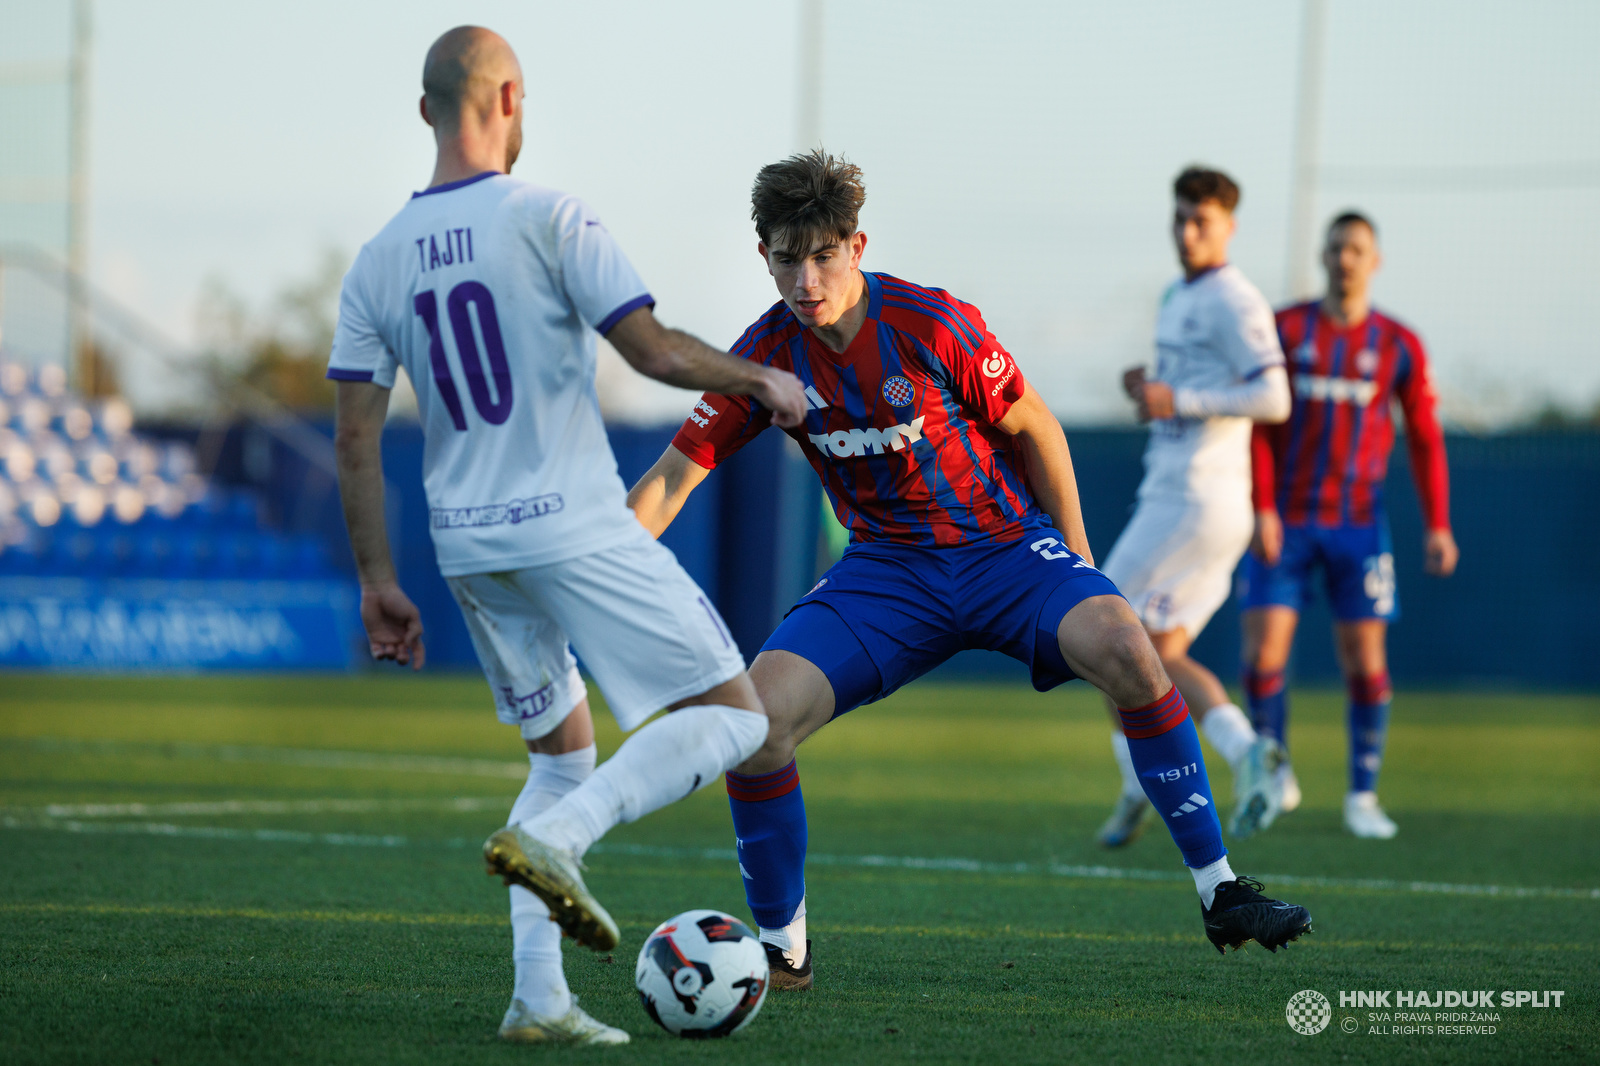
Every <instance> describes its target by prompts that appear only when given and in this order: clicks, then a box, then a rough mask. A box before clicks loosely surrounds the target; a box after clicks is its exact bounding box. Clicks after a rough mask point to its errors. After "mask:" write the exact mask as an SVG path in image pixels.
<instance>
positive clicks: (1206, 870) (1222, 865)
mask: <svg viewBox="0 0 1600 1066" xmlns="http://www.w3.org/2000/svg"><path fill="white" fill-rule="evenodd" d="M1189 872H1190V873H1191V874H1193V875H1194V887H1195V888H1196V889H1198V890H1199V892H1200V903H1201V905H1202V906H1203V907H1205V908H1206V909H1207V910H1210V909H1211V904H1212V903H1214V902H1215V901H1216V898H1217V886H1218V885H1220V884H1222V882H1224V881H1232V880H1234V878H1235V876H1236V875H1235V874H1234V872H1233V867H1231V866H1229V865H1228V857H1227V856H1226V855H1224V856H1223V857H1222V858H1220V859H1218V860H1217V861H1216V862H1214V863H1212V864H1211V865H1209V866H1202V867H1200V868H1199V869H1198V870H1197V869H1195V868H1194V867H1192V866H1191V867H1190V868H1189Z"/></svg>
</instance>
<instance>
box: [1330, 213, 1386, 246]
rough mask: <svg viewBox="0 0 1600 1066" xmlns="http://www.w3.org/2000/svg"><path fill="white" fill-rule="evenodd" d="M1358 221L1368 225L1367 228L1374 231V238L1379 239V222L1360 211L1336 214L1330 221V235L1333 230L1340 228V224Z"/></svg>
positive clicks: (1348, 224) (1350, 223)
mask: <svg viewBox="0 0 1600 1066" xmlns="http://www.w3.org/2000/svg"><path fill="white" fill-rule="evenodd" d="M1357 222H1359V223H1361V224H1362V225H1363V226H1365V227H1367V229H1369V230H1371V231H1372V239H1373V240H1377V239H1378V224H1377V223H1376V222H1374V221H1372V219H1370V218H1368V217H1367V216H1366V215H1364V214H1362V213H1361V212H1360V211H1344V212H1341V213H1340V214H1338V215H1335V216H1334V219H1333V221H1332V222H1330V223H1328V235H1329V236H1332V235H1333V231H1334V230H1336V229H1338V228H1339V227H1340V226H1350V225H1354V224H1355V223H1357Z"/></svg>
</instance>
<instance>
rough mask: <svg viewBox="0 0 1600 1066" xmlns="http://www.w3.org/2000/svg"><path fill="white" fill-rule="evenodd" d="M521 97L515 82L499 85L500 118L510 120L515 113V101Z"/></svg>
mask: <svg viewBox="0 0 1600 1066" xmlns="http://www.w3.org/2000/svg"><path fill="white" fill-rule="evenodd" d="M521 96H522V94H521V93H520V92H519V91H518V87H517V83H516V82H514V81H507V82H502V83H501V85H500V114H501V116H502V117H504V118H510V117H511V116H512V115H515V114H516V113H517V100H518V99H520V98H521Z"/></svg>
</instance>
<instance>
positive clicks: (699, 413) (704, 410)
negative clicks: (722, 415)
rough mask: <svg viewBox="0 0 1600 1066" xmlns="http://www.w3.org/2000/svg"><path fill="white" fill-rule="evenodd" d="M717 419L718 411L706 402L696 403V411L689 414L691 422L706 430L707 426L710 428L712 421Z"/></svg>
mask: <svg viewBox="0 0 1600 1066" xmlns="http://www.w3.org/2000/svg"><path fill="white" fill-rule="evenodd" d="M716 417H717V409H716V408H715V407H712V406H711V405H710V404H708V403H706V402H705V401H704V400H701V401H700V402H698V403H696V404H695V405H694V410H692V411H690V412H689V421H691V422H693V423H694V424H695V425H697V426H699V427H700V428H702V429H704V428H705V427H706V426H709V425H710V424H711V420H712V419H713V418H716Z"/></svg>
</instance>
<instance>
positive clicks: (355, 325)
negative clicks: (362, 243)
mask: <svg viewBox="0 0 1600 1066" xmlns="http://www.w3.org/2000/svg"><path fill="white" fill-rule="evenodd" d="M367 255H368V253H367V250H366V249H365V248H363V249H362V250H361V254H360V255H358V256H356V261H355V263H354V264H353V265H352V266H351V267H350V271H349V273H347V274H345V276H344V284H343V286H341V288H340V290H339V323H338V325H336V326H335V327H334V330H333V351H332V352H331V353H330V354H329V356H328V375H327V376H328V377H329V378H331V379H333V380H334V381H370V382H372V383H373V384H374V385H381V386H382V387H383V388H386V389H392V388H394V377H395V371H396V369H397V368H398V367H399V365H400V364H399V361H398V360H397V359H396V358H395V356H394V353H393V352H392V351H390V350H389V346H388V345H387V344H385V343H384V340H383V337H382V336H381V335H379V333H378V327H377V318H378V316H377V315H376V314H375V313H374V311H373V309H372V302H371V301H370V300H369V299H368V298H367V295H366V287H365V286H364V285H363V284H362V276H363V274H364V272H365V271H364V269H363V267H364V264H365V263H366V262H367Z"/></svg>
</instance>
